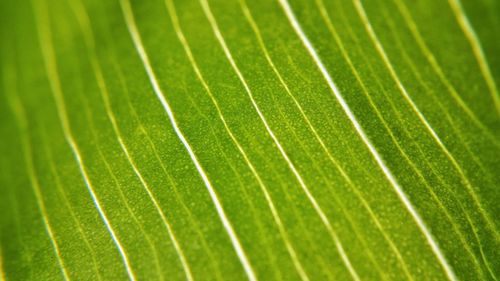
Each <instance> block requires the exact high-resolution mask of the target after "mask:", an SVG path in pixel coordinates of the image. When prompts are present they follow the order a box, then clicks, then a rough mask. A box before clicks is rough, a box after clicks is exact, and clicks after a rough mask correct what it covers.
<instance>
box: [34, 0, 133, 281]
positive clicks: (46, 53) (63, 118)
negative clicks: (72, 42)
mask: <svg viewBox="0 0 500 281" xmlns="http://www.w3.org/2000/svg"><path fill="white" fill-rule="evenodd" d="M32 3H33V5H34V8H35V15H36V20H37V24H36V26H37V29H38V37H39V43H40V46H41V49H42V55H43V56H42V57H43V61H44V64H45V68H46V71H47V78H48V80H49V84H50V88H51V92H52V94H53V97H54V100H55V103H56V107H57V114H58V117H59V121H60V123H61V127H62V130H63V134H64V138H65V139H66V141H67V143H68V144H69V146H70V148H71V151H72V152H73V155H74V157H75V160H76V162H77V164H78V169H79V171H80V173H81V175H82V177H83V180H84V182H85V186H86V187H87V190H88V191H89V193H90V196H91V197H92V201H93V202H94V205H95V207H96V208H97V211H98V213H99V216H100V217H101V219H102V220H103V222H104V225H105V227H106V229H107V230H108V232H109V234H110V235H111V238H112V240H113V242H114V244H115V245H116V248H117V249H118V251H119V254H120V256H121V258H122V261H123V264H124V266H125V269H126V271H127V275H128V277H129V279H130V280H135V275H134V272H133V270H132V268H131V267H130V263H129V259H128V257H127V255H126V253H125V250H124V249H123V246H122V244H121V242H120V240H119V238H118V237H117V236H116V233H115V230H114V229H113V227H112V226H111V224H110V222H109V219H108V217H107V215H106V214H105V212H104V209H103V208H102V206H101V203H100V201H99V199H98V198H97V195H96V193H95V191H94V187H93V185H92V183H91V181H90V178H89V176H88V174H87V169H86V168H85V165H84V163H83V160H82V156H81V153H80V150H79V148H78V145H77V144H76V142H75V139H74V137H73V134H72V132H71V127H70V123H69V120H68V116H67V111H66V106H65V104H64V95H63V91H62V87H61V82H60V79H59V74H58V70H57V61H56V57H55V53H54V49H53V45H52V38H51V36H52V35H51V30H50V22H49V18H48V16H47V11H46V7H45V3H44V1H36V0H33V1H32ZM42 3H43V4H42Z"/></svg>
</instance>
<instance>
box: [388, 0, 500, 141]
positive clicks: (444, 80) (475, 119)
mask: <svg viewBox="0 0 500 281" xmlns="http://www.w3.org/2000/svg"><path fill="white" fill-rule="evenodd" d="M394 2H395V3H396V6H397V7H398V9H399V11H400V13H401V15H402V16H403V18H404V19H405V22H406V24H407V25H408V27H409V28H410V31H411V33H412V35H413V37H414V38H415V41H417V44H418V45H419V47H420V49H421V50H422V53H423V54H424V55H425V57H426V59H427V61H428V62H429V63H430V64H431V66H432V68H433V69H434V71H435V72H436V74H437V75H438V77H439V79H440V80H441V82H442V83H443V84H444V85H445V87H446V89H447V90H448V91H449V92H450V93H451V95H452V97H453V98H454V99H455V100H456V101H457V103H458V104H459V106H461V107H462V109H463V110H464V111H465V113H466V114H467V115H468V116H469V117H470V118H471V120H472V121H473V123H475V124H476V126H478V127H479V128H480V129H481V130H483V131H484V133H485V134H486V135H487V136H488V138H490V140H492V142H493V143H494V144H495V145H497V146H498V140H497V139H496V138H495V137H494V136H493V135H492V134H491V132H490V131H489V129H488V128H486V126H485V125H484V124H483V123H482V122H481V121H480V120H479V118H478V117H477V116H476V114H475V113H474V112H473V111H472V110H471V109H470V108H469V106H468V105H467V104H466V103H465V102H464V100H463V99H462V97H461V96H460V95H459V94H458V92H457V90H456V89H455V87H454V86H453V85H452V84H451V82H450V81H449V80H448V78H446V75H445V74H444V72H443V70H442V68H441V66H440V65H439V63H438V61H437V59H436V57H435V56H434V54H433V53H432V51H431V50H430V49H429V47H428V46H427V43H425V40H424V38H423V37H422V34H421V33H420V31H419V29H418V27H417V25H416V23H415V20H414V19H413V16H412V15H411V13H410V11H409V10H408V8H407V7H406V4H404V1H401V0H394ZM495 102H497V101H495ZM499 109H500V108H499Z"/></svg>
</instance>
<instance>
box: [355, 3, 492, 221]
mask: <svg viewBox="0 0 500 281" xmlns="http://www.w3.org/2000/svg"><path fill="white" fill-rule="evenodd" d="M353 1H354V4H355V6H356V10H357V11H358V14H359V16H360V18H361V20H362V21H363V24H364V26H365V28H366V31H367V32H368V34H369V35H370V39H371V40H372V42H373V44H374V46H375V48H376V50H377V52H378V53H379V55H380V57H381V58H382V59H383V61H384V63H385V66H386V67H387V69H388V70H389V73H390V74H391V76H392V78H393V80H394V81H395V82H396V84H397V86H398V88H399V90H400V92H401V93H402V94H403V96H404V98H405V100H406V101H407V102H408V103H409V104H410V106H411V108H412V109H413V111H414V112H415V113H416V114H417V116H418V118H419V119H420V121H421V122H422V124H423V125H424V126H425V128H426V129H427V130H428V131H429V133H430V134H431V136H432V137H433V138H434V140H435V141H436V143H437V144H438V146H439V147H440V148H441V150H442V151H443V152H444V153H445V155H446V157H447V158H448V159H449V160H450V162H451V163H452V165H453V166H454V167H455V169H456V170H457V171H458V173H459V175H460V177H461V178H462V180H463V182H464V184H465V187H466V188H467V191H468V192H469V194H470V196H471V197H472V199H473V201H474V203H475V204H476V205H477V207H478V209H479V212H480V214H481V215H482V216H483V218H484V219H485V221H486V223H487V224H488V226H489V227H490V228H491V229H492V230H494V231H495V229H496V228H495V224H494V223H493V221H492V220H491V218H489V215H488V214H487V213H486V211H485V210H484V209H483V208H482V206H481V203H480V201H479V198H478V197H477V195H476V193H475V192H474V189H473V187H472V185H471V183H470V181H469V179H468V178H467V177H466V175H465V172H464V171H463V169H462V167H460V165H459V164H458V162H457V160H456V159H455V157H454V156H453V155H452V154H451V152H450V151H449V150H448V148H447V147H446V146H445V145H444V143H443V142H442V141H441V138H440V137H439V136H438V135H437V133H436V132H435V131H434V129H433V128H432V126H431V125H430V123H429V122H428V121H427V120H426V118H425V116H424V115H423V114H422V112H420V110H419V109H418V107H417V105H416V104H415V102H414V101H413V99H412V98H411V96H410V95H409V94H408V92H407V91H406V88H405V87H404V86H403V84H402V82H401V80H400V79H399V76H398V75H397V73H396V70H395V69H394V67H393V65H392V63H391V61H390V59H389V57H388V56H387V53H386V52H385V50H384V47H383V46H382V43H381V42H380V40H379V39H378V37H377V35H376V33H375V31H374V30H373V27H372V25H371V24H370V21H369V19H368V15H367V14H366V12H365V9H364V7H363V4H362V3H361V1H360V0H353Z"/></svg>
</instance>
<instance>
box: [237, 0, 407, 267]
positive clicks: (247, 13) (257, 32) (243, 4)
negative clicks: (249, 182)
mask: <svg viewBox="0 0 500 281" xmlns="http://www.w3.org/2000/svg"><path fill="white" fill-rule="evenodd" d="M240 5H241V7H242V10H243V13H244V15H245V17H246V19H247V20H248V22H249V23H250V26H251V27H252V29H253V31H254V33H255V36H256V37H257V41H258V43H259V46H260V48H261V49H262V52H263V53H264V56H265V58H266V60H267V62H268V63H269V65H270V66H271V68H272V69H273V72H274V73H275V75H276V76H277V78H278V80H279V81H280V84H281V85H282V86H283V88H284V89H285V91H286V92H287V94H288V96H289V97H290V98H291V99H292V100H293V102H294V104H295V106H296V107H297V109H298V110H299V112H300V114H301V115H302V117H303V119H304V121H305V122H306V124H307V125H308V127H309V129H310V130H311V132H312V133H313V135H314V136H315V138H316V140H317V141H318V142H319V144H320V145H321V147H322V149H323V151H324V152H325V153H326V154H327V157H328V159H329V160H330V161H331V162H332V163H333V165H334V166H335V167H336V168H337V170H338V171H339V172H340V173H341V175H342V177H343V178H344V179H345V180H346V181H347V183H348V185H349V186H350V188H351V190H353V191H354V192H355V194H356V196H357V197H358V198H359V199H360V201H362V204H363V207H364V208H365V209H366V210H367V211H368V213H369V214H370V217H371V218H372V219H373V220H374V221H375V224H376V225H377V226H378V227H379V230H380V231H381V232H382V235H383V236H384V238H385V239H387V240H388V242H389V243H390V244H391V245H393V243H392V240H390V238H388V236H387V235H386V234H385V232H384V230H383V228H381V227H380V222H379V221H378V219H377V218H376V217H375V216H374V214H373V211H372V209H371V208H370V206H369V205H368V204H367V202H366V200H365V199H364V198H363V197H362V195H361V194H360V193H359V192H358V190H357V189H356V187H355V185H354V183H353V182H352V180H351V179H350V177H349V176H348V175H347V173H346V172H345V171H344V169H343V168H342V167H341V166H340V165H339V163H338V162H337V160H336V159H335V158H334V157H333V156H332V155H331V153H330V150H329V149H328V148H327V147H326V144H325V143H324V141H323V139H322V138H321V137H320V136H319V134H318V132H317V131H316V129H315V128H314V126H313V125H312V123H311V121H310V120H309V118H308V117H307V115H306V113H305V111H304V109H303V108H302V106H301V105H300V103H299V102H298V100H297V99H296V98H295V96H294V95H293V94H292V92H291V90H290V88H289V87H288V85H287V84H286V82H285V80H284V79H283V77H282V76H281V74H280V72H279V71H278V69H277V67H276V65H275V64H274V62H273V60H272V59H271V56H270V54H269V52H268V50H267V47H266V45H265V43H264V40H263V38H262V35H261V33H260V30H259V27H258V26H257V23H256V22H255V20H254V18H253V16H252V14H251V12H250V10H249V9H248V6H247V4H246V2H245V0H240ZM280 112H281V110H280ZM299 142H300V140H299ZM398 254H399V251H398V252H397V255H398ZM370 255H371V252H370ZM399 256H400V255H398V257H399ZM377 267H378V266H377ZM381 274H383V273H382V272H381Z"/></svg>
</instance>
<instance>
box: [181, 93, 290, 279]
mask: <svg viewBox="0 0 500 281" xmlns="http://www.w3.org/2000/svg"><path fill="white" fill-rule="evenodd" d="M185 90H187V89H186V88H185ZM188 99H189V101H190V102H191V103H192V104H193V107H194V108H195V109H196V112H197V113H198V114H200V115H201V116H202V118H203V119H204V120H205V121H206V122H207V123H208V124H209V125H208V126H209V128H210V132H211V134H212V136H213V137H214V139H215V140H216V141H215V142H216V144H217V147H218V148H219V149H220V151H221V153H222V156H223V159H224V160H225V162H227V164H228V165H229V167H230V169H231V171H232V172H233V174H235V176H236V178H237V180H238V183H239V186H240V188H241V190H242V192H243V196H244V198H245V199H246V200H247V201H248V203H249V205H250V213H251V214H252V217H253V218H254V219H255V221H256V224H257V230H256V232H257V233H258V235H259V236H260V237H262V240H264V242H263V243H264V244H265V245H263V246H264V247H265V248H266V249H265V251H266V254H267V255H268V256H270V260H271V263H272V264H269V267H273V272H274V274H275V275H276V276H278V277H277V278H276V280H282V279H283V278H282V277H281V268H280V267H278V265H277V264H276V253H275V251H273V250H272V249H271V247H267V246H268V245H269V235H267V236H266V237H265V238H264V229H263V226H262V219H261V218H260V217H258V214H257V210H256V208H255V204H254V202H253V201H254V200H251V199H250V197H249V195H248V192H247V189H248V185H247V186H246V185H245V184H243V177H242V175H241V174H242V173H241V172H238V171H237V170H236V167H235V166H234V165H233V163H232V162H233V161H231V159H230V158H229V156H228V154H227V153H226V149H224V148H223V145H222V143H221V140H220V139H221V137H220V136H217V133H216V132H215V131H216V128H214V125H212V123H213V122H212V120H211V119H210V118H209V117H207V115H206V114H205V113H204V112H202V111H201V109H200V107H199V106H198V105H197V104H196V102H195V101H194V99H193V98H192V97H191V96H189V95H188ZM256 214H257V215H256Z"/></svg>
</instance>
